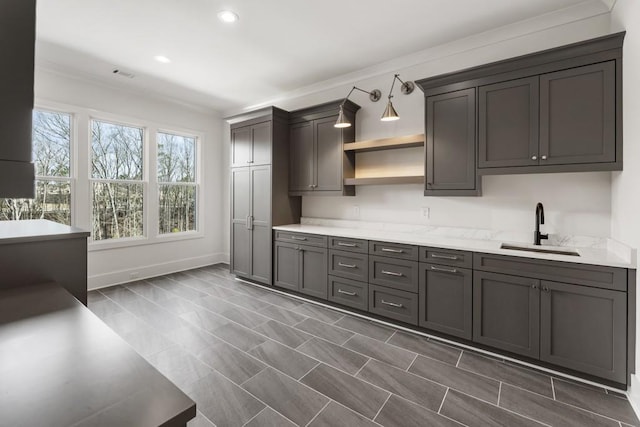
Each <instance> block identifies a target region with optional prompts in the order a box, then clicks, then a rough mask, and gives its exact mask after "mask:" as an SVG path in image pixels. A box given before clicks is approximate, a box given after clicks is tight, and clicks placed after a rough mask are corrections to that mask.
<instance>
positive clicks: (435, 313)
mask: <svg viewBox="0 0 640 427" xmlns="http://www.w3.org/2000/svg"><path fill="white" fill-rule="evenodd" d="M472 287H473V280H472V271H471V270H469V269H466V268H458V267H449V266H443V265H434V264H423V263H421V264H420V288H419V292H418V298H419V321H418V324H419V325H420V326H422V327H425V328H429V329H433V330H434V331H440V332H444V333H446V334H449V335H453V336H457V337H460V338H465V339H469V340H470V339H471V337H472V320H473V319H472Z"/></svg>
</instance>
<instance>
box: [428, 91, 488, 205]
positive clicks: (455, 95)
mask: <svg viewBox="0 0 640 427" xmlns="http://www.w3.org/2000/svg"><path fill="white" fill-rule="evenodd" d="M425 108H426V139H427V145H426V159H425V177H426V179H425V191H424V195H425V196H478V195H480V186H479V180H478V179H477V176H476V89H475V88H468V89H463V90H458V91H454V92H447V93H442V94H438V95H434V96H428V97H427V98H426V107H425Z"/></svg>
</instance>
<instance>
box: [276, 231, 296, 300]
mask: <svg viewBox="0 0 640 427" xmlns="http://www.w3.org/2000/svg"><path fill="white" fill-rule="evenodd" d="M300 257H301V252H300V247H299V246H298V245H296V244H293V243H284V242H276V243H275V244H274V260H273V264H274V284H275V285H276V286H280V287H282V288H287V289H291V290H293V291H297V290H298V289H299V287H300V286H299V285H300Z"/></svg>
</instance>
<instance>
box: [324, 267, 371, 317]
mask: <svg viewBox="0 0 640 427" xmlns="http://www.w3.org/2000/svg"><path fill="white" fill-rule="evenodd" d="M328 297H329V301H333V302H336V303H338V304H342V305H346V306H348V307H353V308H357V309H359V310H363V311H367V309H368V308H369V285H368V284H367V283H365V282H358V281H356V280H351V279H345V278H343V277H335V276H331V275H330V276H329V295H328Z"/></svg>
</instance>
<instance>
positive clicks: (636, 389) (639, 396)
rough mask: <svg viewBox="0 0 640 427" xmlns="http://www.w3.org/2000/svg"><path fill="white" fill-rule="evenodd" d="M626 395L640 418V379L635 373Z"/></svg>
mask: <svg viewBox="0 0 640 427" xmlns="http://www.w3.org/2000/svg"><path fill="white" fill-rule="evenodd" d="M626 395H627V399H628V400H629V403H630V404H631V407H632V408H633V410H634V412H635V413H636V415H637V416H638V418H640V379H639V378H638V376H637V375H635V374H634V375H631V385H630V386H629V389H628V390H627V392H626Z"/></svg>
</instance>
